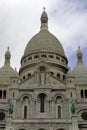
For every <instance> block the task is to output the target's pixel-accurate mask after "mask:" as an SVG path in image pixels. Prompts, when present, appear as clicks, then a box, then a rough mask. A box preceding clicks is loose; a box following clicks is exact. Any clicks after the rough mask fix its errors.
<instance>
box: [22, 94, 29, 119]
mask: <svg viewBox="0 0 87 130" xmlns="http://www.w3.org/2000/svg"><path fill="white" fill-rule="evenodd" d="M28 109H29V98H28V97H27V96H25V97H23V119H27V118H28V115H29V113H28V112H29V110H28Z"/></svg>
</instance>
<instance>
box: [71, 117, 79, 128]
mask: <svg viewBox="0 0 87 130" xmlns="http://www.w3.org/2000/svg"><path fill="white" fill-rule="evenodd" d="M71 119H72V130H79V128H78V120H77V115H72V117H71Z"/></svg>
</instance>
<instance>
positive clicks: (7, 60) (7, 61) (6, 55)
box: [5, 47, 11, 64]
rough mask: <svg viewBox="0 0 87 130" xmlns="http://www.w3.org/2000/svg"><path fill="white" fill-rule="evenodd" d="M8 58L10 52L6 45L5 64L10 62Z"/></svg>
mask: <svg viewBox="0 0 87 130" xmlns="http://www.w3.org/2000/svg"><path fill="white" fill-rule="evenodd" d="M10 58H11V54H10V51H9V47H8V48H7V51H6V53H5V64H10Z"/></svg>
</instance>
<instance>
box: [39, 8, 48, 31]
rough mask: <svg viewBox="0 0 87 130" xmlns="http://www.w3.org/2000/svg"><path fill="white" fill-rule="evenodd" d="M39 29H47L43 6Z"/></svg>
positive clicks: (46, 18) (46, 17)
mask: <svg viewBox="0 0 87 130" xmlns="http://www.w3.org/2000/svg"><path fill="white" fill-rule="evenodd" d="M41 30H48V16H47V13H46V11H45V7H44V8H43V12H42V15H41Z"/></svg>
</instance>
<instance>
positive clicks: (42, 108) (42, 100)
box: [40, 95, 45, 112]
mask: <svg viewBox="0 0 87 130" xmlns="http://www.w3.org/2000/svg"><path fill="white" fill-rule="evenodd" d="M44 100H45V96H44V95H41V96H40V112H44Z"/></svg>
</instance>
